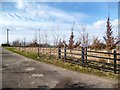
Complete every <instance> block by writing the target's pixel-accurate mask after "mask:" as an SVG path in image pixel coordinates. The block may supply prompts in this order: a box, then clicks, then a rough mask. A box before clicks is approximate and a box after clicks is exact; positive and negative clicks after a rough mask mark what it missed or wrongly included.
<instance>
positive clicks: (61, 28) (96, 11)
mask: <svg viewBox="0 0 120 90" xmlns="http://www.w3.org/2000/svg"><path fill="white" fill-rule="evenodd" d="M108 15H109V16H110V20H111V24H112V26H113V29H112V30H113V35H114V36H117V34H118V3H117V2H27V1H24V0H18V1H14V2H8V1H7V2H1V8H0V30H1V33H0V36H1V38H2V39H0V44H1V43H6V29H9V30H10V31H9V41H10V42H12V41H14V40H17V39H19V40H21V41H22V40H23V39H24V38H25V39H26V41H27V42H30V41H32V40H33V39H34V38H35V35H37V36H38V32H39V30H40V38H41V42H44V40H45V38H44V36H45V35H47V37H48V41H49V42H48V43H50V44H53V41H54V40H53V38H54V37H57V36H59V38H61V39H65V40H66V41H67V42H68V40H69V37H70V33H71V29H72V27H73V23H74V27H73V31H74V40H75V41H77V40H79V38H80V33H82V27H86V32H87V33H89V39H90V40H89V43H91V40H92V39H93V37H98V38H99V39H101V41H104V39H103V36H105V32H106V21H107V18H108ZM36 33H37V34H36Z"/></svg>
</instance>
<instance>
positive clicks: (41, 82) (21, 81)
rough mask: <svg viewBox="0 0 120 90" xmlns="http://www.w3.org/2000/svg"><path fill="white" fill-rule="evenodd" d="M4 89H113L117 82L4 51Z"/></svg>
mask: <svg viewBox="0 0 120 90" xmlns="http://www.w3.org/2000/svg"><path fill="white" fill-rule="evenodd" d="M2 51H3V53H2V56H3V58H2V60H3V61H2V69H1V71H2V75H3V77H2V87H3V88H41V87H45V88H65V87H75V88H78V87H79V88H86V87H87V88H112V87H116V86H117V84H116V83H117V80H113V79H107V78H103V77H98V76H95V75H88V74H83V73H78V72H75V71H71V70H67V69H64V68H60V67H56V66H53V65H49V64H46V63H43V62H38V61H35V60H32V59H28V58H26V57H23V56H21V55H18V54H16V53H13V52H10V51H8V50H5V49H3V50H2Z"/></svg>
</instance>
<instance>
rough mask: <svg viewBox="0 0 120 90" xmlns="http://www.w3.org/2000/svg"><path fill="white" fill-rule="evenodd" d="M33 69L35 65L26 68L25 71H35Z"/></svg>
mask: <svg viewBox="0 0 120 90" xmlns="http://www.w3.org/2000/svg"><path fill="white" fill-rule="evenodd" d="M33 70H35V68H34V67H28V68H26V69H25V71H33Z"/></svg>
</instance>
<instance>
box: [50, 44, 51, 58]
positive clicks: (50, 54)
mask: <svg viewBox="0 0 120 90" xmlns="http://www.w3.org/2000/svg"><path fill="white" fill-rule="evenodd" d="M50 58H51V46H50Z"/></svg>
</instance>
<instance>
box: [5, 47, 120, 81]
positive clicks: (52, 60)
mask: <svg viewBox="0 0 120 90" xmlns="http://www.w3.org/2000/svg"><path fill="white" fill-rule="evenodd" d="M6 49H8V50H10V51H13V52H15V53H18V54H20V55H23V56H25V57H28V58H31V59H34V60H38V61H42V62H45V63H48V64H53V65H55V66H59V67H63V68H66V69H70V70H74V71H77V72H81V73H88V74H94V75H97V76H103V77H108V78H114V79H118V77H119V75H118V74H114V73H112V72H103V71H100V70H97V69H93V68H90V67H82V66H80V65H75V64H72V63H68V62H63V61H62V60H57V59H55V57H54V56H51V58H49V56H47V55H42V54H40V56H39V58H37V54H36V53H29V52H24V51H19V50H16V49H15V48H6Z"/></svg>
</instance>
